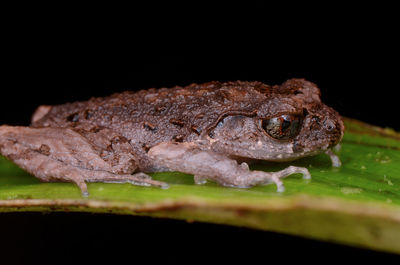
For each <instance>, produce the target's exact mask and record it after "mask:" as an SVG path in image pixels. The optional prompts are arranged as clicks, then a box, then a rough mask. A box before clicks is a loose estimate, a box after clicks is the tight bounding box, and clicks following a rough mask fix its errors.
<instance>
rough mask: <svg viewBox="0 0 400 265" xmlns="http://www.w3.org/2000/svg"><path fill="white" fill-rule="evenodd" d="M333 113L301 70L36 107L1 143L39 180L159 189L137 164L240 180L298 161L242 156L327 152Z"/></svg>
mask: <svg viewBox="0 0 400 265" xmlns="http://www.w3.org/2000/svg"><path fill="white" fill-rule="evenodd" d="M343 130H344V126H343V122H342V120H341V118H340V116H339V114H338V113H337V112H336V111H334V110H333V109H331V108H330V107H328V106H326V105H324V104H323V103H321V101H320V91H319V89H318V87H317V86H316V85H315V84H313V83H311V82H308V81H306V80H304V79H290V80H288V81H286V82H284V83H283V84H282V85H280V86H279V85H275V86H270V85H266V84H263V83H261V82H243V81H235V82H226V83H220V82H209V83H205V84H200V85H198V84H192V85H189V86H187V87H178V86H177V87H174V88H161V89H149V90H141V91H139V92H124V93H119V94H114V95H112V96H109V97H105V98H91V99H90V100H88V101H85V102H74V103H67V104H63V105H58V106H40V107H39V108H38V109H37V111H36V112H35V113H34V115H33V117H32V124H31V126H30V127H11V126H6V125H3V126H1V127H0V152H1V154H2V155H4V156H6V157H8V158H9V159H11V160H12V161H14V162H15V163H16V164H17V165H19V166H20V167H22V168H23V169H25V170H27V171H28V172H30V173H32V174H33V175H35V176H36V177H38V178H39V179H40V180H42V181H67V182H74V183H76V184H77V185H78V186H79V188H80V189H81V191H82V194H83V195H88V191H87V186H86V182H112V183H131V184H134V185H143V186H159V187H162V188H167V187H168V184H166V183H164V182H160V181H156V180H152V179H151V177H150V176H149V175H147V174H145V172H146V173H148V172H157V171H181V172H185V173H189V174H193V175H194V180H195V182H196V183H197V184H201V183H204V182H205V181H206V180H208V179H210V180H214V181H216V182H218V183H219V184H221V185H224V186H231V187H241V188H247V187H251V186H254V185H264V184H268V183H276V185H277V187H278V191H283V190H284V186H283V184H282V181H281V178H283V177H286V176H288V175H290V174H293V173H301V174H303V176H304V178H310V174H309V172H308V170H307V169H306V168H302V167H294V166H290V167H288V168H286V169H284V170H281V171H278V172H264V171H251V170H249V167H248V164H247V163H246V162H243V161H247V162H248V161H253V160H268V161H289V160H294V159H298V158H301V157H305V156H310V155H315V154H318V153H321V152H326V153H327V154H328V155H329V156H330V157H331V159H332V163H333V166H340V161H339V159H338V157H337V156H336V155H334V154H333V152H332V151H331V148H332V147H334V146H335V145H337V144H338V143H339V141H340V140H341V139H342V136H343Z"/></svg>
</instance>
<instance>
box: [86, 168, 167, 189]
mask: <svg viewBox="0 0 400 265" xmlns="http://www.w3.org/2000/svg"><path fill="white" fill-rule="evenodd" d="M92 175H93V174H92ZM86 181H87V182H103V183H130V184H132V185H137V186H154V187H159V188H162V189H168V188H169V185H168V183H165V182H162V181H157V180H153V179H152V178H151V177H150V176H149V175H147V174H145V173H143V172H139V173H136V174H133V175H118V174H113V173H109V172H101V173H99V174H97V173H96V175H95V176H89V177H88V178H86Z"/></svg>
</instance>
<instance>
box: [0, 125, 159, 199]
mask: <svg viewBox="0 0 400 265" xmlns="http://www.w3.org/2000/svg"><path fill="white" fill-rule="evenodd" d="M100 138H101V137H100ZM103 140H104V142H107V141H108V139H103ZM117 142H118V143H114V144H113V145H112V146H111V147H110V148H109V150H108V151H107V152H108V155H109V158H110V159H111V160H112V162H111V161H108V160H107V159H104V158H102V157H101V154H100V153H101V152H100V151H99V150H95V148H94V146H93V143H91V142H90V141H88V139H86V138H85V137H83V136H82V135H81V134H79V133H77V132H76V131H73V130H71V129H67V128H31V127H13V126H0V153H1V154H2V155H4V156H6V157H8V158H9V159H10V160H12V161H13V162H14V163H16V164H17V165H19V166H20V167H21V168H23V169H25V170H26V171H28V172H30V173H31V174H33V175H35V176H36V177H37V178H39V179H40V180H42V181H44V182H53V181H62V182H74V183H76V184H77V185H78V187H79V188H80V190H81V191H82V194H83V195H88V190H87V186H86V183H85V182H110V183H131V184H134V185H142V186H158V187H162V188H165V187H167V184H166V183H164V182H160V181H156V180H152V179H151V177H150V176H148V175H145V174H144V173H137V174H133V175H131V173H133V172H134V171H135V170H136V165H135V162H134V157H133V156H132V155H131V154H130V153H129V152H127V151H128V150H122V149H123V148H126V147H127V146H126V145H124V142H122V141H117ZM108 143H109V141H108ZM121 148H122V149H121ZM120 149H121V150H120ZM118 152H120V153H118Z"/></svg>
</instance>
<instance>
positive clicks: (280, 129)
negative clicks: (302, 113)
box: [261, 114, 301, 140]
mask: <svg viewBox="0 0 400 265" xmlns="http://www.w3.org/2000/svg"><path fill="white" fill-rule="evenodd" d="M300 123H301V119H300V117H299V116H297V115H287V114H284V115H280V116H277V117H274V118H271V119H265V120H262V122H261V126H262V128H263V130H264V131H265V132H266V133H267V134H268V135H269V136H271V137H272V138H275V139H279V140H287V139H291V138H293V137H294V136H296V134H297V133H298V132H299V129H300Z"/></svg>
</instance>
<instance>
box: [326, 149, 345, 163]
mask: <svg viewBox="0 0 400 265" xmlns="http://www.w3.org/2000/svg"><path fill="white" fill-rule="evenodd" d="M336 150H337V149H336ZM325 154H327V155H328V156H329V157H330V159H331V161H332V166H333V167H340V166H341V165H342V162H340V159H339V157H338V156H337V155H336V154H335V153H333V151H332V149H328V150H327V151H326V152H325Z"/></svg>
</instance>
